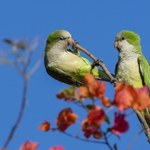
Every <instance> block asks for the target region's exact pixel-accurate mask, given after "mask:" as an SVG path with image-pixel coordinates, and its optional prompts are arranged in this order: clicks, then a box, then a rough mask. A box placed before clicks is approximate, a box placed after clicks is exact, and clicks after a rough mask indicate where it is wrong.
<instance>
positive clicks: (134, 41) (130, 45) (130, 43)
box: [114, 30, 141, 53]
mask: <svg viewBox="0 0 150 150" xmlns="http://www.w3.org/2000/svg"><path fill="white" fill-rule="evenodd" d="M114 47H115V48H117V50H118V51H119V52H122V51H124V52H125V51H128V52H130V51H132V52H135V53H141V44H140V37H139V36H138V35H137V34H136V33H134V32H132V31H128V30H123V31H120V32H119V33H118V34H117V36H116V38H115V43H114Z"/></svg>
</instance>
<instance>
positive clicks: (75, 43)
mask: <svg viewBox="0 0 150 150" xmlns="http://www.w3.org/2000/svg"><path fill="white" fill-rule="evenodd" d="M77 44H79V43H78V42H77V41H74V44H73V45H72V49H73V50H72V52H73V53H74V54H75V55H78V56H79V55H80V52H79V49H78V48H77V46H76V45H77Z"/></svg>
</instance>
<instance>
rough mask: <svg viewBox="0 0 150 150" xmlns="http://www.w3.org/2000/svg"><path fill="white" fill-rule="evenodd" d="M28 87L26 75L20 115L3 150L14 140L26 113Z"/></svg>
mask: <svg viewBox="0 0 150 150" xmlns="http://www.w3.org/2000/svg"><path fill="white" fill-rule="evenodd" d="M27 89H28V78H27V77H26V76H24V83H23V93H22V102H21V107H20V112H19V114H18V117H17V119H16V122H15V123H14V125H13V127H12V129H11V131H10V133H9V135H8V137H7V139H6V142H5V143H4V145H3V148H2V149H3V150H6V149H7V147H8V145H9V143H10V141H11V140H12V138H13V136H14V134H15V132H16V130H17V128H18V127H19V125H20V123H21V120H22V117H23V115H24V112H25V107H26V101H27Z"/></svg>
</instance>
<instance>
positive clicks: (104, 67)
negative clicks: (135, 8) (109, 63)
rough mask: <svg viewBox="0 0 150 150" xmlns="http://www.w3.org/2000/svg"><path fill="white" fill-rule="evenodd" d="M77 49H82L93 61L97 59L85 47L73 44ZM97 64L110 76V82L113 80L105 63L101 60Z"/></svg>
mask: <svg viewBox="0 0 150 150" xmlns="http://www.w3.org/2000/svg"><path fill="white" fill-rule="evenodd" d="M74 46H75V47H76V48H77V49H79V50H82V51H83V52H84V53H85V54H86V55H88V56H89V57H90V58H91V59H92V60H93V61H94V62H96V61H97V60H98V59H97V58H96V57H94V56H93V55H92V54H91V53H90V52H88V51H87V50H86V49H85V48H83V47H81V46H80V45H79V44H75V45H74ZM98 64H99V66H100V67H101V68H102V69H103V70H104V72H105V73H106V74H107V76H108V77H109V78H110V82H113V81H115V78H114V77H113V76H112V75H111V73H110V72H109V70H108V69H107V67H106V66H105V64H104V63H103V62H101V61H99V62H98Z"/></svg>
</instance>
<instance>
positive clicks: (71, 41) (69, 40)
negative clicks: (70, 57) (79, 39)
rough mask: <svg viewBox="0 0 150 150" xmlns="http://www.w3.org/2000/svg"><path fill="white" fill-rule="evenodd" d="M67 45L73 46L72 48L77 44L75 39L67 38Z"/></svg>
mask: <svg viewBox="0 0 150 150" xmlns="http://www.w3.org/2000/svg"><path fill="white" fill-rule="evenodd" d="M67 43H68V45H71V46H73V45H74V43H75V41H74V39H73V38H71V37H70V38H67Z"/></svg>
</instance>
